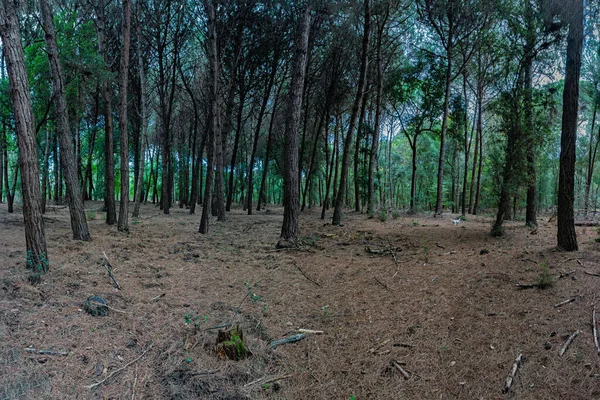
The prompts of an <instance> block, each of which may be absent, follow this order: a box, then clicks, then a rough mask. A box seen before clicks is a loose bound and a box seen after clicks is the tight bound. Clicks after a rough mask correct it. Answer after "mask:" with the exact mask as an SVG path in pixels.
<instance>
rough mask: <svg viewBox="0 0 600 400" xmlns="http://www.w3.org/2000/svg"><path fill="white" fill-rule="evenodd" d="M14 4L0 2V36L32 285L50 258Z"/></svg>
mask: <svg viewBox="0 0 600 400" xmlns="http://www.w3.org/2000/svg"><path fill="white" fill-rule="evenodd" d="M13 4H14V3H13V2H12V1H10V0H1V1H0V36H1V38H2V44H3V48H4V57H5V59H6V64H7V65H6V67H7V70H8V79H9V82H10V87H11V90H10V96H11V99H12V103H13V110H14V119H15V125H16V131H17V142H18V146H19V166H20V169H21V185H22V188H21V192H22V195H23V219H24V221H25V243H26V248H27V267H28V268H30V269H32V271H31V281H32V282H38V281H39V279H40V278H39V277H40V275H41V274H43V273H45V272H47V271H48V260H49V258H48V252H47V250H46V235H45V231H44V219H43V216H42V207H41V202H40V182H39V166H38V159H37V149H36V142H35V127H34V120H33V111H32V108H31V95H30V89H29V81H28V78H27V70H26V69H25V54H24V52H23V47H22V43H21V32H20V30H19V21H18V19H17V13H16V10H15V9H14V8H13Z"/></svg>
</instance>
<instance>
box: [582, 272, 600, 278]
mask: <svg viewBox="0 0 600 400" xmlns="http://www.w3.org/2000/svg"><path fill="white" fill-rule="evenodd" d="M583 272H584V273H586V274H588V275H591V276H597V277H598V278H600V274H597V273H595V272H589V271H583Z"/></svg>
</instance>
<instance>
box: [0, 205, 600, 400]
mask: <svg viewBox="0 0 600 400" xmlns="http://www.w3.org/2000/svg"><path fill="white" fill-rule="evenodd" d="M86 206H87V207H88V215H89V216H90V217H95V219H93V220H90V222H89V224H90V229H91V233H92V236H93V240H92V241H91V242H87V243H84V242H76V241H73V240H72V239H71V234H70V226H69V222H68V211H67V210H66V209H65V208H59V209H55V210H52V209H50V210H48V212H47V214H46V217H47V218H46V236H47V241H48V252H49V258H50V268H51V269H50V272H49V273H48V274H47V275H44V276H43V278H42V283H41V284H40V285H38V286H35V287H34V286H31V285H29V284H28V283H27V282H26V280H25V276H26V269H25V257H26V254H25V251H24V248H25V243H24V233H23V221H22V215H21V214H20V213H19V212H18V211H19V210H17V212H15V213H14V214H8V213H7V212H6V205H5V204H2V205H0V399H50V398H52V399H71V398H80V399H134V398H137V399H162V398H170V399H266V398H269V399H351V398H354V399H502V398H519V399H567V398H568V399H598V398H600V358H599V356H598V353H597V351H596V348H595V346H594V340H593V334H592V323H591V321H592V309H593V304H594V302H595V295H596V293H597V292H598V289H599V288H600V277H598V276H592V275H589V274H586V272H593V273H599V272H600V259H599V257H598V254H599V251H600V244H599V243H596V242H595V240H594V239H595V238H596V237H598V232H597V230H596V228H591V227H578V228H577V234H578V239H579V243H580V251H579V252H575V253H564V252H558V251H556V250H555V247H554V246H555V243H556V225H555V224H553V223H549V222H548V218H547V217H544V218H542V219H541V220H542V221H541V222H540V227H539V229H538V231H537V234H531V233H530V230H529V229H527V228H526V227H525V226H523V223H522V222H511V223H507V229H506V235H505V236H504V237H503V238H492V237H491V236H490V235H489V231H490V226H491V217H489V216H487V217H486V216H481V217H469V218H468V220H467V221H464V222H462V223H460V224H459V225H454V224H453V223H452V222H451V221H450V219H451V217H453V216H451V215H448V214H446V215H444V217H443V218H433V217H432V216H427V215H418V216H407V215H405V214H403V215H402V216H401V217H399V218H397V219H393V218H391V216H390V217H389V218H388V220H387V221H385V222H382V221H380V220H378V219H377V218H374V219H368V218H367V216H366V215H364V214H355V213H348V214H346V216H345V219H344V226H343V227H336V226H332V225H331V224H327V223H324V221H322V220H320V219H319V213H318V211H317V210H309V211H306V212H304V213H302V214H301V219H300V221H301V237H302V243H303V245H302V246H301V247H300V248H299V249H293V250H276V249H275V243H276V242H277V240H278V236H279V232H280V227H281V222H282V209H281V208H272V209H271V210H270V211H269V212H267V211H262V212H258V213H257V212H255V214H256V215H253V216H247V215H245V214H244V213H243V212H242V210H239V209H238V210H234V211H233V212H232V213H231V214H229V218H228V220H227V221H226V222H223V223H220V222H216V221H211V227H210V229H211V231H210V233H209V234H208V235H201V234H199V233H197V230H198V223H199V216H197V215H196V216H193V215H189V213H188V212H187V211H186V210H182V209H179V208H174V209H172V212H171V214H170V215H167V216H166V215H163V214H162V213H161V212H160V211H159V210H158V208H155V207H154V206H152V205H146V206H143V208H142V217H141V218H139V219H136V220H132V221H131V229H130V232H129V234H124V233H118V232H117V230H116V227H108V226H106V225H105V223H104V213H102V212H100V211H99V210H100V209H101V206H102V204H101V203H99V202H91V203H87V204H86ZM94 214H95V215H94ZM484 249H486V250H487V251H488V253H487V254H481V253H486V252H485V251H483V252H482V250H484ZM103 252H105V253H106V255H107V256H108V258H109V260H110V264H111V265H112V266H113V268H114V276H115V277H116V279H117V280H118V282H119V284H120V286H121V288H122V290H120V291H118V290H116V289H114V288H113V284H112V282H111V280H110V279H109V277H108V275H107V271H106V269H105V267H104V266H103V263H104V256H103ZM544 266H547V267H548V269H549V273H550V274H551V275H552V277H553V278H554V280H555V281H554V285H553V286H552V287H550V288H547V289H545V290H541V289H537V288H533V289H519V288H517V286H516V283H534V282H537V281H539V280H540V278H539V277H540V274H541V273H543V269H544ZM570 271H575V272H574V273H572V274H571V275H568V276H563V277H562V278H559V277H558V276H559V274H560V273H567V272H570ZM249 291H251V296H248V297H246V295H247V294H248V292H249ZM92 295H98V296H102V297H103V298H105V299H106V300H107V302H108V305H109V306H110V307H111V309H110V310H109V315H108V316H105V317H92V316H91V315H89V314H87V313H86V312H84V311H82V303H83V301H84V300H85V299H86V298H87V297H88V296H92ZM259 297H260V298H259ZM567 299H574V301H572V302H570V303H567V304H565V305H563V306H561V307H555V306H554V305H555V304H557V303H560V302H562V301H563V300H567ZM117 310H118V311H117ZM238 310H239V311H238ZM599 312H600V307H599ZM191 313H194V316H193V317H192V318H191V319H192V323H191V324H186V323H185V318H184V314H188V315H189V314H191ZM196 316H199V318H195V317H196ZM232 318H235V323H236V324H239V325H240V327H241V328H243V332H244V338H245V341H246V343H247V346H248V347H249V348H250V350H251V351H252V353H253V355H252V356H251V357H249V358H248V359H245V360H242V361H229V360H222V359H220V358H219V357H218V356H217V355H216V353H215V341H216V337H217V330H216V329H214V330H206V329H207V328H210V327H213V326H217V325H221V324H225V323H227V322H229V321H231V320H232ZM194 321H196V322H197V324H195V323H194ZM194 325H197V326H196V327H194ZM298 329H311V330H319V331H323V332H324V333H323V334H314V333H309V334H306V337H305V338H304V339H303V340H300V341H298V342H296V343H291V344H284V345H281V346H278V347H276V348H274V349H271V348H270V347H269V343H270V342H271V341H272V340H276V339H281V338H284V337H287V336H289V335H293V334H297V333H298ZM576 330H580V331H581V333H580V334H579V336H578V337H576V338H575V339H574V340H573V342H572V344H571V345H570V346H569V347H568V349H567V350H566V352H565V353H564V355H562V356H560V355H559V352H560V350H561V348H562V347H563V345H564V344H565V342H566V340H567V338H568V337H569V336H570V335H571V334H572V333H573V332H575V331H576ZM30 347H32V348H35V349H50V350H54V351H64V352H66V353H67V355H66V356H62V355H51V354H36V353H32V352H29V351H25V349H26V348H30ZM519 354H523V357H524V358H523V362H522V363H521V364H520V366H519V369H518V370H517V372H516V376H515V379H514V382H513V384H512V387H511V389H510V391H509V392H508V393H507V394H504V393H503V387H504V384H505V379H506V377H507V375H508V374H509V373H510V371H511V369H512V366H513V362H514V360H515V358H516V357H517V356H518V355H519ZM395 363H397V364H395ZM396 365H398V366H400V367H401V368H402V369H403V370H404V371H405V372H406V374H407V375H406V376H407V378H405V377H404V376H403V374H402V373H401V372H400V370H399V369H398V368H397V367H396ZM100 381H103V382H102V383H100V384H98V385H96V386H95V387H93V388H88V386H90V385H94V384H95V383H97V382H100Z"/></svg>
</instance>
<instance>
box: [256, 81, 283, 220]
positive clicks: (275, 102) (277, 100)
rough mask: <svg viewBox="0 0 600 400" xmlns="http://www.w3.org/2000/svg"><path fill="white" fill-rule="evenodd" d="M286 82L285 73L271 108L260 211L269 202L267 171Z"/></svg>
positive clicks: (260, 194) (260, 193)
mask: <svg viewBox="0 0 600 400" xmlns="http://www.w3.org/2000/svg"><path fill="white" fill-rule="evenodd" d="M284 82H285V74H284V77H283V78H282V79H281V83H280V84H279V87H278V88H277V93H276V94H275V101H274V102H273V110H271V121H270V122H269V133H268V137H267V149H266V151H265V159H264V161H263V171H262V177H261V179H260V189H259V190H258V204H257V205H256V211H260V208H261V207H262V204H263V203H266V202H267V199H266V196H265V192H266V190H267V186H266V183H267V173H268V172H269V161H270V159H269V157H270V156H271V146H272V142H273V127H274V125H275V117H276V115H277V105H278V104H279V99H280V95H281V89H282V88H283V84H284Z"/></svg>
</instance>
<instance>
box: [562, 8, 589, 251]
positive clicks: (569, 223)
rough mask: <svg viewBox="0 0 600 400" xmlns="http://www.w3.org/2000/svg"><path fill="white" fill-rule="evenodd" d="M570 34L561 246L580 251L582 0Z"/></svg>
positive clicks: (574, 11)
mask: <svg viewBox="0 0 600 400" xmlns="http://www.w3.org/2000/svg"><path fill="white" fill-rule="evenodd" d="M565 13H566V14H568V19H569V22H570V23H569V35H568V37H567V67H566V73H565V88H564V93H563V114H562V134H561V140H560V173H559V181H558V211H557V223H558V233H557V239H558V247H559V248H560V249H562V250H566V251H575V250H578V246H577V235H576V233H575V216H574V210H573V203H574V195H575V159H576V156H575V146H576V141H577V113H578V108H579V107H578V106H579V76H580V73H581V49H582V47H583V0H575V1H574V2H573V7H572V9H569V12H568V13H567V12H565Z"/></svg>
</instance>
